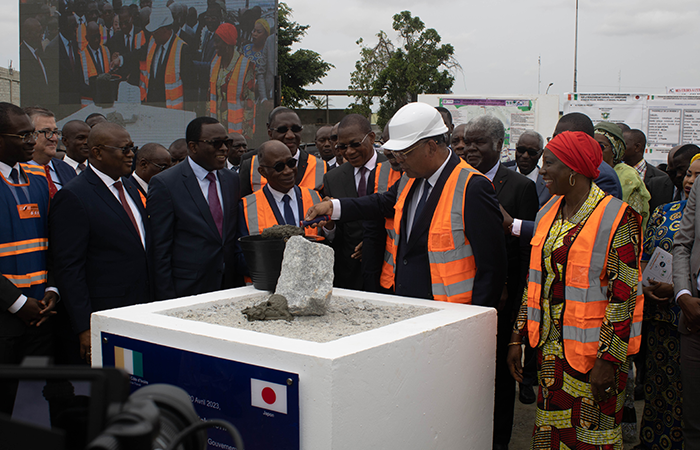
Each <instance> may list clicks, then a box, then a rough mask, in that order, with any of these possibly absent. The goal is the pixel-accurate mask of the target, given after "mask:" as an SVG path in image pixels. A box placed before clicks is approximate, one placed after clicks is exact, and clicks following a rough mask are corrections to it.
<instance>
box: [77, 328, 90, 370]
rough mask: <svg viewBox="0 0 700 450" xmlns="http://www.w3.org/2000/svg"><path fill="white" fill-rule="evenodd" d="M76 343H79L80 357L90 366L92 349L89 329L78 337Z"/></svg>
mask: <svg viewBox="0 0 700 450" xmlns="http://www.w3.org/2000/svg"><path fill="white" fill-rule="evenodd" d="M78 341H80V357H81V358H83V359H84V360H85V361H87V363H88V364H90V363H91V362H92V361H91V360H92V348H91V347H90V329H89V328H88V329H87V330H85V331H83V332H82V333H80V334H79V335H78Z"/></svg>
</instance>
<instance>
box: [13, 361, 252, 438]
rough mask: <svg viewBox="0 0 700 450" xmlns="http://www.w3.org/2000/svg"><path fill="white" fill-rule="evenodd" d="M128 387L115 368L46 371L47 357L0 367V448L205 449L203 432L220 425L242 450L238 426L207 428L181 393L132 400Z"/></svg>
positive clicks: (167, 390)
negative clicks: (17, 364) (18, 364)
mask: <svg viewBox="0 0 700 450" xmlns="http://www.w3.org/2000/svg"><path fill="white" fill-rule="evenodd" d="M129 386H130V385H129V378H128V374H127V373H126V372H124V371H122V370H120V369H114V368H99V369H98V368H95V369H91V368H79V367H71V366H63V367H62V366H55V367H49V366H48V359H47V358H27V359H25V362H24V363H23V364H22V365H21V366H2V365H0V436H2V437H1V438H0V440H1V441H2V442H1V443H0V447H2V448H3V449H8V450H15V449H17V450H19V449H21V450H34V449H37V450H39V449H41V450H83V449H85V450H152V449H163V450H170V449H172V450H176V449H177V450H204V449H206V447H207V432H206V428H208V427H211V426H217V427H222V428H225V429H226V430H228V431H229V433H230V434H231V436H232V437H233V439H234V442H235V444H236V449H237V450H242V449H243V443H242V440H241V438H240V434H239V433H238V431H237V430H236V429H235V427H234V426H233V425H231V424H230V423H228V422H226V421H222V420H210V421H206V422H202V421H201V420H200V419H199V417H198V416H197V413H196V412H195V410H194V407H193V406H192V403H191V401H190V396H189V395H188V394H187V392H185V391H184V390H183V389H181V388H179V387H177V386H172V385H168V384H154V385H150V386H144V387H142V388H140V389H139V390H137V391H136V392H134V393H133V394H131V395H129V390H130V388H129ZM8 413H9V414H11V416H10V415H8Z"/></svg>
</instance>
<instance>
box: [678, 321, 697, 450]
mask: <svg viewBox="0 0 700 450" xmlns="http://www.w3.org/2000/svg"><path fill="white" fill-rule="evenodd" d="M681 380H682V382H683V440H684V445H685V450H700V333H692V334H681Z"/></svg>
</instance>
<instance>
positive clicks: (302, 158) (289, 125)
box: [240, 106, 326, 196]
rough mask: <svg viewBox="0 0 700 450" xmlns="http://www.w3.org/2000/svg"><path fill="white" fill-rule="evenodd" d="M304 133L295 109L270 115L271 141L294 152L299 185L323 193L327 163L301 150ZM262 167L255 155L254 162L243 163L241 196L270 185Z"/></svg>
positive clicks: (269, 131)
mask: <svg viewBox="0 0 700 450" xmlns="http://www.w3.org/2000/svg"><path fill="white" fill-rule="evenodd" d="M301 130H302V126H301V120H300V119H299V116H298V115H297V113H295V112H294V111H292V110H291V109H289V108H285V107H284V106H279V107H277V108H275V109H273V110H272V111H271V112H270V115H269V116H268V120H267V135H268V136H269V137H270V139H271V140H275V141H280V142H282V143H283V144H284V145H286V146H287V147H288V148H289V151H291V152H292V155H293V156H292V157H293V158H294V159H296V160H297V167H298V171H297V176H296V178H295V183H296V185H297V186H302V187H307V188H309V189H314V190H317V191H320V190H321V188H323V175H324V174H325V173H326V163H325V162H324V161H323V160H322V159H321V158H317V157H315V156H314V155H310V154H309V153H308V152H306V151H305V150H301V149H300V148H299V144H301ZM251 153H252V152H251ZM259 164H260V158H258V156H257V155H255V154H252V155H251V157H250V158H244V159H243V161H242V162H241V171H240V174H241V196H246V195H248V194H252V193H253V192H255V191H257V190H258V189H262V187H263V186H265V183H267V180H266V179H265V177H264V176H262V175H261V174H260V172H259V171H258V166H259Z"/></svg>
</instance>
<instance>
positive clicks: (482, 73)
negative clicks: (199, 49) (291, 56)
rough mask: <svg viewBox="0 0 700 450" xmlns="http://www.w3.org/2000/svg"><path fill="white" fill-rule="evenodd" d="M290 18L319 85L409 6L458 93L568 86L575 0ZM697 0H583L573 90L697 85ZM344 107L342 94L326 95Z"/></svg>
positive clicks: (8, 52)
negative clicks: (311, 55)
mask: <svg viewBox="0 0 700 450" xmlns="http://www.w3.org/2000/svg"><path fill="white" fill-rule="evenodd" d="M287 3H288V5H289V6H290V7H291V8H292V9H293V10H294V13H293V14H294V15H293V19H294V20H295V21H297V22H299V23H300V24H308V25H311V28H309V30H308V35H307V36H306V37H305V38H304V39H303V40H302V42H301V45H298V46H297V47H300V48H301V47H303V48H308V49H311V50H314V51H317V52H319V53H320V54H321V56H322V57H323V59H324V60H326V61H328V62H330V63H332V64H333V65H335V68H334V69H332V70H331V71H330V73H329V75H328V76H327V77H326V78H325V79H324V80H323V84H322V85H317V86H314V88H322V89H347V87H348V84H349V82H350V72H352V70H353V69H354V64H355V61H356V60H357V59H358V58H359V48H358V46H357V45H356V44H355V41H357V39H358V38H360V37H362V38H363V39H364V40H365V43H367V44H369V45H371V44H374V43H376V37H375V34H376V33H377V32H379V30H384V31H386V32H387V34H388V35H389V37H390V38H391V39H392V40H394V41H395V42H396V34H395V32H394V31H393V30H392V29H391V24H392V16H393V15H394V14H395V13H398V12H400V11H402V10H409V11H411V13H412V14H413V15H414V16H419V17H420V18H421V19H422V20H423V22H424V23H425V24H426V26H427V27H429V28H435V29H436V30H437V31H438V33H439V34H440V36H442V39H443V42H445V43H450V44H452V45H453V46H454V47H455V57H456V58H457V60H458V61H459V63H460V64H461V65H462V67H463V69H464V70H463V73H455V74H454V75H455V78H456V79H455V84H454V86H453V91H454V93H456V94H479V95H481V94H483V95H487V94H532V93H537V90H538V82H537V81H538V63H537V60H538V57H541V59H542V64H541V80H542V84H541V90H542V93H544V91H545V90H546V88H547V85H548V84H549V83H554V85H553V86H552V87H551V88H550V91H549V92H550V94H563V93H565V92H570V91H571V90H572V87H573V66H574V57H573V55H574V24H575V8H574V5H575V0H529V1H522V0H521V1H517V0H501V1H492V2H476V1H468V2H466V1H465V2H456V1H445V0H429V1H422V2H417V1H410V0H383V1H377V0H345V1H338V0H325V1H320V0H313V1H312V0H289V1H288V2H287ZM0 4H1V5H2V12H3V14H1V15H0V42H2V45H1V46H0V65H1V66H4V67H7V65H8V64H9V61H10V60H12V61H13V66H14V67H17V66H18V65H19V64H18V61H19V56H18V54H19V50H18V49H19V37H18V18H17V11H18V1H17V0H0ZM698 23H700V2H698V1H697V0H665V1H661V2H659V1H658V0H615V1H609V0H607V1H603V0H588V1H586V0H581V2H580V5H579V41H578V90H579V92H618V91H621V92H635V93H636V92H641V93H652V94H659V93H665V90H666V87H670V86H674V87H695V86H700V58H698V55H699V54H700V26H698ZM331 102H332V103H333V104H335V105H336V106H341V103H344V102H342V101H341V100H339V99H336V100H333V99H332V100H331Z"/></svg>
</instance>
